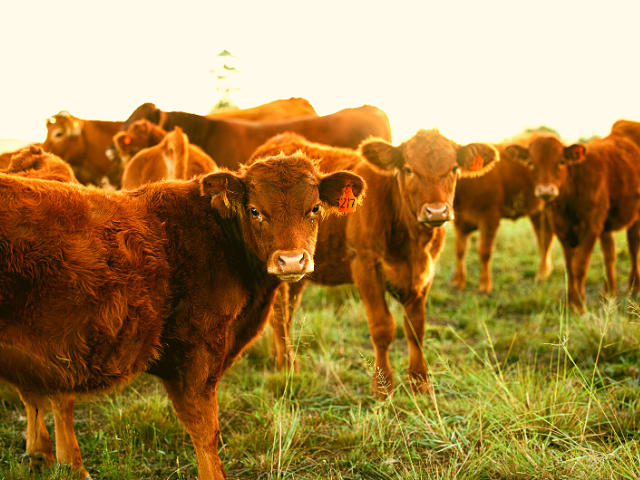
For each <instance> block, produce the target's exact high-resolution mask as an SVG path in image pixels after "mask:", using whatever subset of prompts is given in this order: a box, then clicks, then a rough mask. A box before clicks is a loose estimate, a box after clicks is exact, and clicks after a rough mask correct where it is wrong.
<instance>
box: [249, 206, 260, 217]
mask: <svg viewBox="0 0 640 480" xmlns="http://www.w3.org/2000/svg"><path fill="white" fill-rule="evenodd" d="M249 211H250V212H251V215H253V218H258V217H259V216H260V212H259V211H258V210H256V209H255V208H252V209H251V210H249Z"/></svg>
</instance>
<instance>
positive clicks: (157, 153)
mask: <svg viewBox="0 0 640 480" xmlns="http://www.w3.org/2000/svg"><path fill="white" fill-rule="evenodd" d="M215 168H216V163H215V162H214V161H213V160H212V159H211V157H209V155H207V154H206V153H204V152H203V151H202V149H200V147H197V146H196V145H190V144H189V139H188V138H187V136H186V135H185V134H184V133H182V129H181V128H180V127H175V129H174V131H173V132H171V133H168V134H167V135H166V136H165V137H164V138H163V139H162V141H161V142H160V143H159V144H158V145H156V146H154V147H150V148H146V149H144V150H141V151H140V152H138V153H136V155H135V156H134V157H133V158H132V159H131V160H129V161H128V162H127V164H126V166H125V167H124V173H123V174H122V188H123V189H126V190H131V189H133V188H136V187H139V186H140V185H144V184H145V183H148V182H158V181H160V180H162V179H165V180H187V179H189V178H192V177H194V176H195V175H199V174H202V173H209V172H212V171H213V170H214V169H215Z"/></svg>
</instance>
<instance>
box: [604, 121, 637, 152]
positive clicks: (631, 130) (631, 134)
mask: <svg viewBox="0 0 640 480" xmlns="http://www.w3.org/2000/svg"><path fill="white" fill-rule="evenodd" d="M611 133H615V134H618V135H622V136H623V137H626V138H628V139H629V140H631V141H632V142H633V143H635V144H636V145H637V146H638V148H640V122H634V121H633V120H618V121H617V122H616V123H614V124H613V127H611Z"/></svg>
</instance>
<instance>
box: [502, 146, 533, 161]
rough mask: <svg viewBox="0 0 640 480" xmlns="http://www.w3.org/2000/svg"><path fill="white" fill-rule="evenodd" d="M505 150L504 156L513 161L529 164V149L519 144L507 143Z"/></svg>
mask: <svg viewBox="0 0 640 480" xmlns="http://www.w3.org/2000/svg"><path fill="white" fill-rule="evenodd" d="M505 152H506V153H507V155H506V158H507V159H510V160H513V161H514V162H520V163H524V164H525V165H527V166H531V165H532V164H531V157H529V150H528V149H527V148H524V147H521V146H520V145H509V146H508V147H507V148H506V149H505Z"/></svg>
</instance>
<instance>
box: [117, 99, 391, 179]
mask: <svg viewBox="0 0 640 480" xmlns="http://www.w3.org/2000/svg"><path fill="white" fill-rule="evenodd" d="M140 119H147V120H149V121H151V122H153V123H155V124H156V125H159V126H160V127H162V128H164V129H165V130H171V129H173V127H175V126H176V125H177V126H179V127H181V128H182V129H183V130H184V133H186V134H187V136H188V137H189V141H190V142H191V143H193V144H195V145H198V146H199V147H201V148H202V149H203V150H204V151H205V152H206V153H207V154H208V155H209V156H210V157H211V158H213V159H215V161H216V162H217V163H218V165H220V166H221V167H225V168H229V169H232V170H234V169H237V168H238V166H239V165H240V164H242V163H245V162H247V160H248V159H249V157H250V156H251V154H252V153H253V151H254V150H255V149H256V148H258V147H259V146H260V145H262V144H263V143H264V142H265V141H267V140H268V139H269V138H270V137H272V136H273V135H277V134H278V133H283V132H286V131H290V132H295V133H298V134H300V135H304V136H305V137H306V138H307V139H309V140H310V141H315V142H319V143H323V144H326V145H332V146H336V147H346V148H357V146H358V144H359V143H360V142H361V141H362V140H364V139H366V138H368V137H370V136H376V137H380V138H382V139H384V140H387V141H391V128H390V126H389V119H388V118H387V116H386V114H385V113H384V112H383V111H382V110H380V109H378V108H376V107H372V106H370V105H365V106H362V107H359V108H348V109H345V110H340V111H339V112H336V113H333V114H331V115H325V116H322V117H305V118H300V119H295V120H284V121H280V122H259V123H258V122H243V121H240V120H221V119H217V120H214V119H210V118H206V117H202V116H200V115H194V114H191V113H185V112H163V111H161V110H160V109H158V108H157V107H156V106H155V105H154V104H152V103H145V104H143V105H141V106H140V107H138V108H137V109H136V110H135V111H134V112H133V113H132V114H131V116H130V117H129V119H128V120H127V121H126V122H125V128H126V127H127V126H128V125H130V124H131V123H133V122H134V121H136V120H140Z"/></svg>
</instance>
